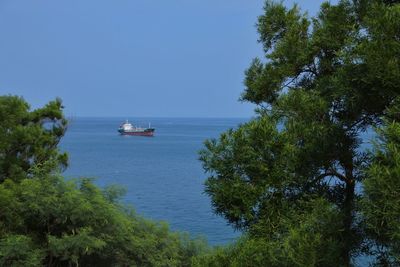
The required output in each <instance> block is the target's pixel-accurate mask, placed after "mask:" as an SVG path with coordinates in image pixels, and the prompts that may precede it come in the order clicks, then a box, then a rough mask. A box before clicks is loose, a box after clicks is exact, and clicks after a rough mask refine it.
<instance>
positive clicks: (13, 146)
mask: <svg viewBox="0 0 400 267" xmlns="http://www.w3.org/2000/svg"><path fill="white" fill-rule="evenodd" d="M62 109H63V106H62V104H61V100H60V99H56V100H55V101H51V102H49V103H48V104H47V105H46V106H44V107H43V108H38V109H35V110H33V111H31V110H30V106H29V104H28V103H27V102H26V101H25V100H24V99H23V98H21V97H17V96H0V183H1V182H3V181H4V180H5V179H6V178H12V179H16V180H19V179H23V178H26V177H27V176H29V175H30V174H31V173H30V169H31V167H32V166H34V165H40V164H43V163H45V162H54V164H55V166H51V168H50V169H49V171H51V170H54V169H56V167H66V166H67V160H68V157H67V154H66V153H60V152H59V150H58V148H57V145H58V143H59V141H60V139H61V137H62V136H63V135H64V133H65V131H66V128H67V120H66V119H65V118H64V115H63V112H62ZM47 165H48V164H47ZM49 167H50V166H49Z"/></svg>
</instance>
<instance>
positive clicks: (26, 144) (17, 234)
mask: <svg viewBox="0 0 400 267" xmlns="http://www.w3.org/2000/svg"><path fill="white" fill-rule="evenodd" d="M0 122H1V124H0V147H1V150H0V177H1V183H0V266H190V265H191V259H192V257H193V256H195V255H197V254H199V253H200V252H202V251H204V250H206V248H207V246H206V244H205V242H204V241H203V240H201V239H199V240H192V239H190V238H189V237H188V236H187V235H186V234H181V233H175V232H171V231H170V230H169V228H168V226H167V224H165V223H154V222H151V221H149V220H146V219H144V218H142V217H140V216H138V215H136V214H135V212H134V211H133V209H131V208H127V207H125V206H123V205H121V204H120V202H119V198H120V197H121V195H122V194H123V193H124V190H123V189H121V188H120V187H117V186H111V187H108V188H105V189H103V190H101V189H100V188H98V187H97V186H95V185H94V184H93V183H92V181H91V179H87V178H84V179H80V180H68V181H65V180H64V178H63V177H62V176H61V175H60V174H59V170H60V166H61V167H65V166H66V159H67V157H66V154H60V153H59V151H58V149H57V144H58V142H59V140H60V138H61V137H62V135H63V134H64V132H65V130H66V125H67V122H66V120H65V119H64V116H63V114H62V106H61V102H60V101H59V100H56V101H53V102H50V103H49V104H47V105H46V106H45V107H44V108H40V109H37V110H34V111H29V106H28V104H27V103H26V102H25V101H24V100H23V99H22V98H19V97H13V96H5V97H0Z"/></svg>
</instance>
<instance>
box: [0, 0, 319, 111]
mask: <svg viewBox="0 0 400 267" xmlns="http://www.w3.org/2000/svg"><path fill="white" fill-rule="evenodd" d="M263 2H264V1H261V0H68V1H67V0H64V1H61V0H34V1H26V0H0V94H16V95H22V96H23V97H24V98H25V99H26V100H27V101H28V102H30V103H31V104H32V106H33V107H38V106H41V105H43V104H45V103H46V102H47V101H49V100H51V99H54V98H55V97H61V98H62V99H63V101H64V105H65V106H66V113H67V115H69V116H129V117H143V116H152V117H248V116H251V115H252V114H253V109H254V106H253V105H251V104H248V103H240V102H238V98H239V96H240V93H241V92H242V91H243V88H244V86H243V77H244V74H243V72H244V70H245V69H246V68H247V67H248V65H249V63H250V61H251V59H252V58H254V57H255V56H260V55H262V50H261V46H260V44H258V43H257V38H258V36H257V33H256V29H255V23H256V20H257V16H258V15H260V14H261V13H262V6H263ZM321 2H323V1H320V0H314V1H311V0H304V1H298V3H299V4H300V6H301V7H302V8H303V9H304V10H308V11H309V14H315V13H316V12H317V10H318V9H319V5H320V3H321ZM286 3H287V4H288V5H291V4H292V3H293V1H286Z"/></svg>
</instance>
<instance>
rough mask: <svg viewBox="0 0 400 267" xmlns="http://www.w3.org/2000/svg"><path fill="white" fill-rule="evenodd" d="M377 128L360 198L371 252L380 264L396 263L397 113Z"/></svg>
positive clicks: (399, 234) (399, 243) (399, 200)
mask: <svg viewBox="0 0 400 267" xmlns="http://www.w3.org/2000/svg"><path fill="white" fill-rule="evenodd" d="M398 111H399V110H397V112H396V117H397V119H396V120H393V118H392V119H390V118H388V119H387V120H386V123H385V126H384V127H383V128H382V129H379V130H378V133H379V139H378V141H377V142H375V151H374V156H373V160H372V164H371V165H370V166H369V167H368V169H367V172H366V174H367V177H366V179H365V182H364V191H365V195H364V198H363V199H362V202H361V203H362V211H363V215H364V220H365V225H366V233H367V234H368V237H369V240H370V242H372V244H373V245H372V246H371V248H370V249H371V251H372V252H374V253H376V254H377V255H378V257H377V263H378V265H381V266H398V265H400V225H399V221H400V123H399V121H398V118H399V115H400V113H399V112H398Z"/></svg>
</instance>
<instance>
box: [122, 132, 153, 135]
mask: <svg viewBox="0 0 400 267" xmlns="http://www.w3.org/2000/svg"><path fill="white" fill-rule="evenodd" d="M121 134H122V135H136V136H153V135H154V132H123V133H121Z"/></svg>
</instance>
